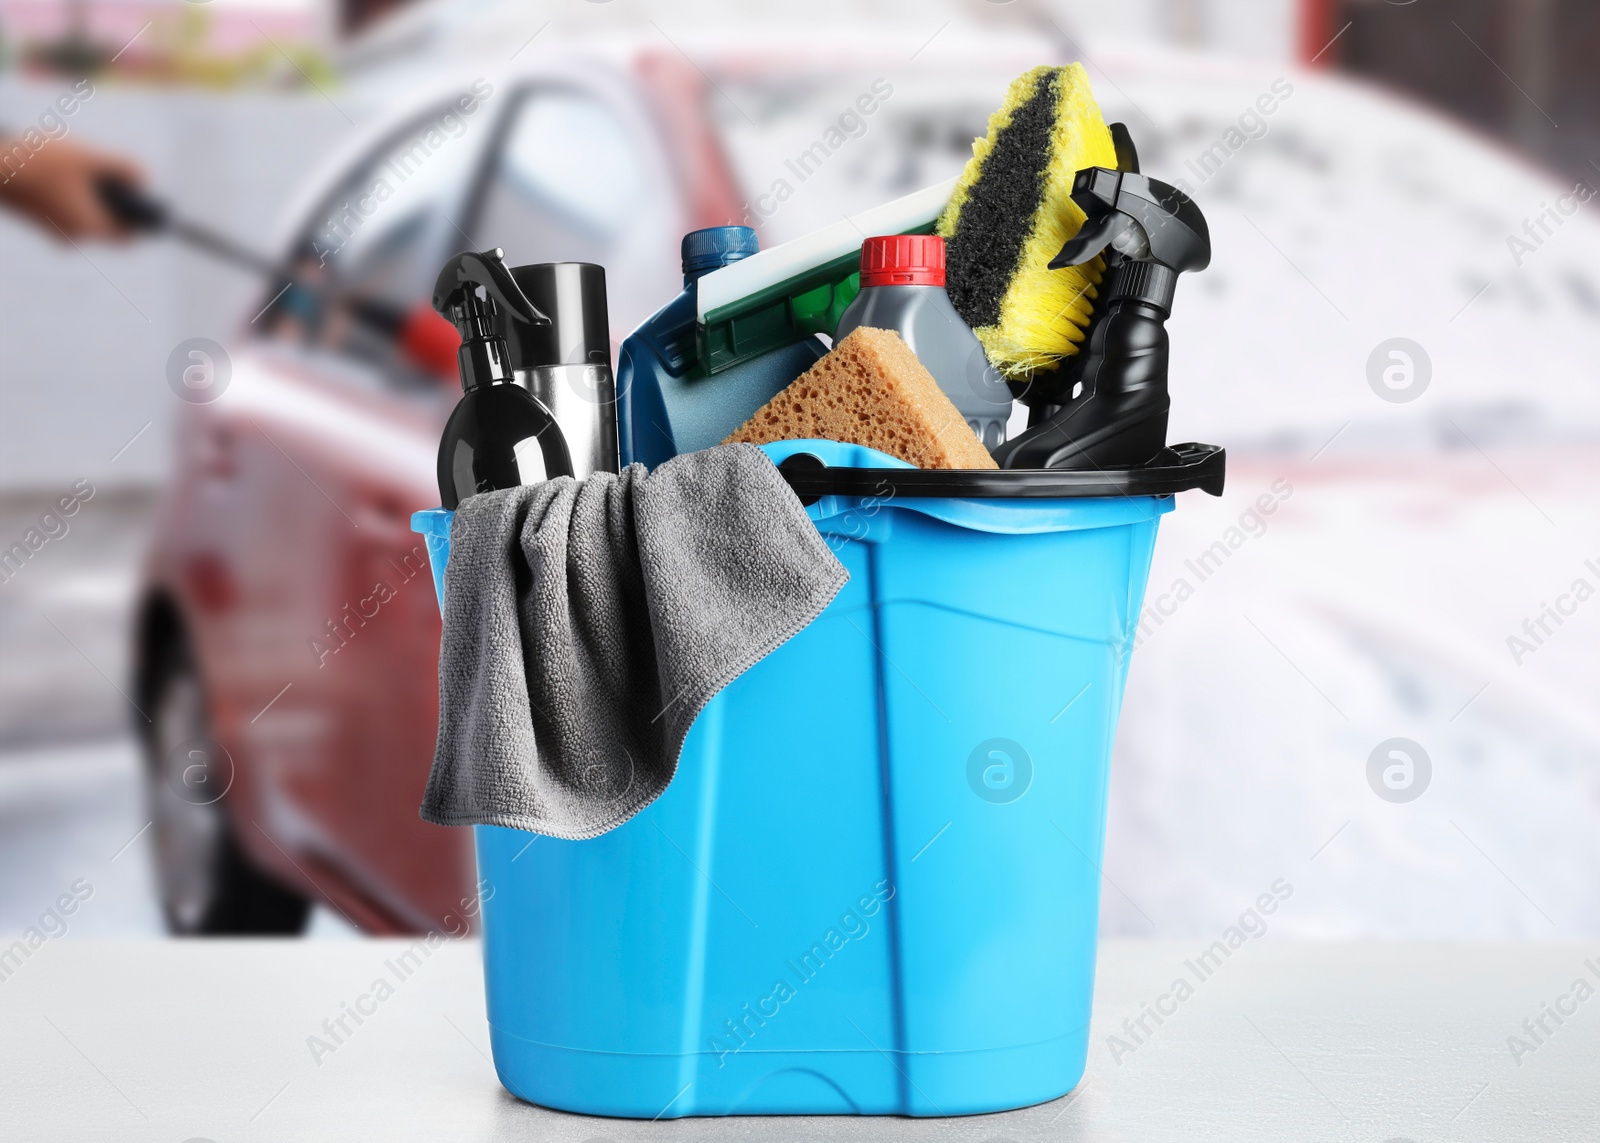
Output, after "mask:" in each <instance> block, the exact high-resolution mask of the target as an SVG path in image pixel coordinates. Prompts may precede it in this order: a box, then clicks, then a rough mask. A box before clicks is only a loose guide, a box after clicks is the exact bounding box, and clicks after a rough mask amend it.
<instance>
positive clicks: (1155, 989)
mask: <svg viewBox="0 0 1600 1143" xmlns="http://www.w3.org/2000/svg"><path fill="white" fill-rule="evenodd" d="M406 944H407V942H403V941H402V942H396V941H349V942H299V941H255V942H243V941H219V942H168V941H95V940H73V939H65V940H58V941H54V942H51V943H49V944H47V945H46V946H45V947H43V948H42V949H40V950H39V952H37V953H35V954H34V955H33V956H32V957H31V958H30V959H29V960H27V961H26V962H24V963H23V964H22V965H21V967H20V968H19V969H18V971H17V972H16V973H15V974H14V975H12V976H11V977H10V978H9V979H6V980H4V981H0V1031H3V1035H0V1139H3V1140H7V1141H11V1140H17V1141H21V1140H51V1139H63V1140H65V1139H71V1140H115V1141H116V1143H140V1141H144V1140H153V1141H160V1143H184V1141H187V1140H193V1139H196V1138H199V1139H205V1140H215V1141H216V1143H231V1141H234V1140H241V1141H242V1140H274V1141H277V1140H335V1139H338V1140H344V1139H361V1140H381V1141H384V1143H390V1141H395V1140H409V1139H428V1140H503V1139H519V1140H522V1139H537V1140H541V1141H543V1140H551V1141H564V1140H570V1141H572V1143H601V1141H615V1143H623V1141H626V1140H642V1139H663V1140H685V1139H694V1140H701V1139H709V1140H762V1139H783V1140H809V1139H815V1140H824V1139H826V1140H836V1139H873V1140H878V1139H885V1140H902V1139H904V1140H910V1139H939V1140H949V1141H967V1140H971V1141H973V1143H999V1141H1002V1140H1016V1141H1019V1143H1020V1141H1024V1140H1044V1139H1050V1140H1080V1139H1081V1140H1091V1139H1092V1140H1130V1141H1132V1140H1139V1141H1145V1140H1179V1139H1182V1140H1202V1139H1219V1140H1222V1139H1225V1140H1230V1141H1241V1140H1256V1139H1260V1140H1273V1141H1279V1140H1295V1141H1314V1140H1324V1139H1326V1140H1351V1141H1360V1140H1370V1141H1372V1143H1388V1141H1392V1140H1415V1141H1417V1143H1422V1141H1424V1140H1493V1141H1494V1143H1505V1141H1508V1140H1552V1139H1574V1140H1580V1139H1581V1140H1586V1141H1593V1140H1597V1139H1600V995H1595V996H1592V997H1590V998H1588V999H1587V1000H1585V1001H1583V1002H1581V1003H1580V1002H1577V1001H1574V1000H1569V1001H1566V1002H1565V1005H1564V1006H1566V1007H1571V1006H1572V1005H1573V1004H1574V1003H1576V1006H1577V1011H1576V1012H1575V1013H1573V1014H1571V1015H1566V1016H1563V1020H1564V1021H1565V1022H1564V1023H1563V1024H1560V1025H1557V1024H1556V1023H1555V1022H1554V1021H1553V1020H1552V1019H1551V1018H1550V1017H1548V1016H1546V1017H1545V1023H1546V1027H1547V1028H1549V1029H1550V1030H1551V1034H1550V1035H1548V1036H1544V1037H1543V1043H1541V1044H1539V1045H1537V1046H1536V1047H1535V1048H1534V1050H1533V1051H1531V1052H1527V1053H1525V1054H1524V1055H1523V1057H1522V1059H1521V1061H1520V1063H1519V1062H1518V1061H1517V1060H1516V1059H1514V1058H1513V1055H1512V1052H1511V1050H1510V1048H1509V1047H1508V1045H1507V1037H1509V1036H1512V1035H1514V1034H1520V1035H1522V1036H1523V1037H1524V1038H1525V1039H1528V1040H1529V1042H1530V1043H1531V1038H1529V1037H1528V1036H1527V1033H1526V1032H1524V1031H1523V1030H1522V1028H1521V1025H1522V1022H1523V1021H1524V1020H1525V1019H1537V1018H1538V1017H1539V1016H1540V1015H1541V1013H1542V1007H1541V1005H1542V1004H1544V1003H1545V1002H1548V1003H1550V1004H1552V1005H1554V1004H1556V1002H1557V998H1558V997H1560V996H1562V995H1563V994H1567V995H1570V994H1571V992H1572V987H1573V981H1574V980H1577V979H1580V978H1582V979H1586V980H1588V981H1589V982H1590V983H1591V984H1593V985H1595V986H1596V987H1597V988H1600V978H1597V977H1596V976H1595V975H1594V972H1595V971H1600V942H1582V943H1573V942H1550V943H1537V944H1536V943H1516V942H1493V943H1490V942H1439V943H1427V944H1422V943H1362V944H1295V943H1289V942H1282V941H1278V942H1274V941H1273V940H1271V939H1263V940H1260V941H1256V942H1253V943H1251V944H1248V945H1246V946H1245V947H1244V948H1243V949H1241V950H1240V951H1239V952H1238V953H1236V954H1234V956H1233V957H1232V958H1231V959H1230V960H1229V961H1227V962H1226V963H1225V964H1224V965H1223V966H1222V968H1221V969H1220V970H1219V971H1218V972H1217V973H1216V974H1215V975H1214V976H1213V977H1211V978H1210V979H1208V980H1206V981H1204V982H1203V983H1201V984H1200V985H1198V987H1197V988H1196V991H1195V995H1194V996H1192V997H1191V998H1189V999H1187V1000H1186V1001H1184V1003H1183V1004H1182V1005H1180V1006H1179V1008H1178V1011H1177V1014H1176V1015H1173V1016H1170V1017H1168V1018H1167V1019H1166V1021H1165V1023H1164V1024H1163V1025H1162V1026H1161V1027H1160V1028H1159V1029H1158V1030H1157V1031H1156V1032H1155V1034H1154V1035H1152V1036H1150V1037H1149V1038H1148V1039H1147V1040H1146V1042H1145V1043H1144V1044H1142V1045H1140V1046H1138V1047H1136V1048H1135V1049H1134V1050H1133V1051H1132V1052H1131V1053H1128V1054H1124V1055H1123V1056H1122V1058H1121V1059H1120V1062H1117V1061H1114V1060H1113V1058H1112V1053H1111V1051H1110V1049H1109V1048H1108V1046H1107V1037H1108V1035H1110V1034H1111V1033H1112V1032H1114V1031H1116V1030H1117V1029H1118V1026H1120V1025H1121V1023H1122V1021H1123V1020H1124V1019H1125V1018H1127V1017H1129V1016H1137V1015H1138V1014H1139V1012H1140V1005H1141V1002H1142V1001H1150V1000H1153V999H1154V998H1155V996H1156V995H1157V994H1158V993H1161V992H1163V991H1165V990H1166V989H1167V988H1168V986H1169V985H1170V983H1171V982H1172V980H1173V979H1174V978H1175V977H1177V976H1179V975H1184V974H1185V970H1184V968H1183V961H1184V959H1185V958H1192V957H1193V956H1195V955H1196V954H1197V953H1198V952H1199V951H1200V949H1201V948H1202V947H1204V945H1205V944H1206V942H1204V941H1199V940H1195V941H1149V942H1143V941H1138V942H1136V941H1111V942H1107V943H1106V944H1105V945H1104V946H1103V947H1102V950H1101V966H1100V976H1099V983H1098V985H1097V988H1096V992H1095V1018H1094V1034H1093V1038H1092V1041H1091V1046H1090V1051H1089V1067H1088V1071H1087V1073H1086V1075H1085V1077H1084V1080H1083V1082H1082V1083H1081V1084H1080V1085H1079V1087H1078V1089H1077V1090H1076V1091H1075V1092H1074V1093H1073V1094H1072V1095H1070V1096H1068V1097H1066V1098H1064V1099H1060V1100H1057V1101H1055V1102H1054V1103H1049V1104H1044V1105H1042V1106H1039V1107H1034V1108H1029V1109H1026V1110H1023V1111H1016V1112H1008V1113H1005V1114H1000V1115H984V1116H973V1117H968V1118H962V1119H943V1120H933V1119H927V1120H912V1119H851V1118H806V1119H796V1118H790V1119H773V1118H761V1119H756V1118H731V1119H686V1120H679V1121H675V1122H669V1121H663V1122H659V1123H642V1122H634V1121H627V1120H616V1119H593V1118H588V1117H585V1116H579V1115H569V1114H563V1113H560V1112H553V1111H547V1110H544V1109H542V1108H537V1107H532V1106H530V1105H528V1104H525V1103H521V1102H519V1101H518V1100H516V1099H514V1098H513V1097H511V1096H510V1095H508V1094H506V1092H504V1091H503V1090H502V1089H501V1088H500V1086H499V1084H498V1082H497V1081H496V1080H495V1076H494V1071H493V1069H492V1067H491V1066H490V1062H489V1058H488V1051H489V1040H488V1029H487V1026H486V1024H485V1022H484V1013H483V985H482V976H481V971H480V963H479V949H478V947H477V946H476V944H475V943H474V942H472V941H458V942H451V943H449V944H447V945H446V946H444V947H443V948H441V949H440V950H439V951H438V952H436V953H435V954H434V955H433V956H432V957H431V958H430V959H429V960H428V961H427V962H426V963H425V964H424V965H423V966H422V967H421V968H420V969H419V970H418V971H417V972H416V973H415V975H414V976H412V977H411V978H410V979H408V980H406V981H405V982H404V983H402V984H401V985H400V986H399V987H398V989H397V991H396V993H395V995H394V996H393V997H391V998H389V999H387V1000H386V1001H384V1003H383V1004H382V1005H381V1006H380V1007H379V1009H378V1011H377V1013H376V1015H374V1016H371V1017H368V1018H367V1019H366V1022H365V1023H364V1024H363V1025H362V1026H361V1027H360V1028H358V1029H356V1030H355V1033H354V1035H352V1036H351V1037H350V1038H349V1039H347V1040H346V1041H345V1043H344V1044H342V1045H341V1046H339V1047H338V1048H337V1049H336V1050H335V1051H334V1052H332V1053H331V1054H327V1055H324V1056H323V1058H322V1059H321V1061H320V1063H319V1062H315V1061H314V1060H313V1058H312V1054H311V1051H310V1049H309V1048H308V1046H307V1042H306V1040H307V1037H308V1036H310V1035H312V1034H313V1033H315V1032H316V1031H317V1030H318V1028H319V1026H320V1025H321V1023H322V1021H323V1020H324V1019H325V1018H326V1017H328V1016H330V1015H337V1014H338V1012H339V1010H340V1002H341V1001H344V1002H349V1001H352V1000H354V999H355V997H356V996H358V995H360V994H361V993H363V992H365V991H367V990H368V988H369V987H370V985H371V983H372V981H373V980H374V979H375V978H376V977H377V976H379V975H380V974H385V970H384V967H383V962H384V960H385V959H386V958H390V957H393V956H395V955H396V953H397V952H398V951H400V949H402V948H403V947H405V945H406ZM1586 959H1588V960H1592V961H1594V962H1595V965H1596V969H1595V970H1593V971H1592V970H1590V969H1588V968H1587V967H1586V966H1585V960H1586ZM1147 1022H1148V1021H1147ZM1152 1026H1153V1025H1152ZM1541 1035H1542V1034H1541Z"/></svg>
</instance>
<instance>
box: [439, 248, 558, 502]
mask: <svg viewBox="0 0 1600 1143" xmlns="http://www.w3.org/2000/svg"><path fill="white" fill-rule="evenodd" d="M433 307H434V309H436V310H438V311H439V312H440V313H441V314H443V315H444V316H445V317H446V318H448V319H449V320H450V321H451V322H452V323H453V324H454V325H455V327H456V329H457V331H459V332H460V334H461V349H460V351H459V353H458V354H457V359H456V360H457V365H458V367H459V369H460V372H461V400H460V401H459V402H458V403H457V404H456V407H455V411H454V412H452V413H451V414H450V420H449V421H448V422H447V423H446V424H445V428H444V436H443V437H442V438H441V439H440V441H439V468H438V474H439V498H440V501H441V502H442V503H443V505H444V506H445V507H446V508H449V509H451V510H454V509H455V508H456V506H457V505H458V504H459V503H460V502H461V501H462V500H465V499H466V498H467V497H468V496H472V495H474V494H476V493H479V492H489V491H491V490H493V489H497V488H514V487H516V486H517V485H519V484H534V483H537V482H538V481H541V480H547V479H550V478H551V477H556V476H571V475H572V458H571V455H570V453H569V452H568V450H567V442H566V440H565V438H564V437H563V436H562V435H561V430H560V428H558V427H557V425H556V419H555V417H554V416H553V415H552V414H551V412H550V410H549V409H547V408H546V407H545V406H544V405H543V404H541V403H540V401H539V400H538V399H537V398H536V397H534V396H533V395H532V394H531V393H529V392H528V391H527V390H526V389H523V388H521V387H519V386H518V385H516V384H515V383H514V379H513V375H512V366H511V355H510V350H509V348H508V347H507V345H506V339H505V337H504V336H503V335H502V334H501V333H500V332H499V329H498V328H497V323H496V322H495V317H496V315H497V314H499V313H505V314H509V315H511V316H513V317H516V318H517V319H518V320H520V321H523V322H525V323H527V324H528V325H532V326H542V325H549V324H550V319H549V317H547V316H546V315H545V314H544V313H543V312H541V311H540V310H539V309H538V308H537V307H536V306H535V305H534V304H533V303H532V302H530V301H529V300H528V298H527V295H526V294H524V293H523V292H522V289H521V287H519V286H518V285H517V283H516V279H514V278H513V277H512V276H511V271H510V270H508V269H507V268H506V265H505V254H504V252H503V251H501V250H499V249H495V250H489V251H485V252H484V253H481V254H479V253H473V252H471V251H468V252H467V253H464V254H457V255H456V256H455V257H454V258H452V259H450V261H449V262H447V263H445V266H444V269H443V270H441V271H440V272H439V280H438V281H437V282H436V283H435V284H434V287H433Z"/></svg>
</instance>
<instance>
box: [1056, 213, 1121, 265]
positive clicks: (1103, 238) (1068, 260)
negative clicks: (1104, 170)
mask: <svg viewBox="0 0 1600 1143" xmlns="http://www.w3.org/2000/svg"><path fill="white" fill-rule="evenodd" d="M1129 231H1141V233H1140V234H1139V235H1136V237H1142V228H1141V227H1140V226H1139V224H1138V223H1137V222H1136V221H1134V220H1133V219H1132V218H1130V217H1129V216H1128V215H1126V214H1123V213H1122V212H1121V211H1120V210H1113V211H1110V212H1108V213H1106V214H1103V215H1101V216H1100V217H1099V218H1088V219H1085V220H1084V223H1083V226H1082V227H1080V228H1079V230H1078V233H1077V234H1075V235H1073V236H1072V237H1071V238H1069V239H1067V242H1066V245H1064V246H1062V247H1061V252H1060V253H1059V254H1057V255H1056V256H1055V257H1054V258H1052V259H1050V269H1052V270H1060V269H1062V268H1063V267H1066V266H1081V265H1083V264H1084V263H1085V262H1087V261H1089V259H1091V258H1093V257H1094V256H1095V255H1096V254H1099V253H1100V252H1101V251H1102V250H1104V249H1105V248H1106V247H1107V246H1110V245H1111V244H1112V243H1113V242H1115V241H1116V240H1117V239H1118V238H1121V237H1122V236H1123V235H1124V234H1125V233H1127V232H1129Z"/></svg>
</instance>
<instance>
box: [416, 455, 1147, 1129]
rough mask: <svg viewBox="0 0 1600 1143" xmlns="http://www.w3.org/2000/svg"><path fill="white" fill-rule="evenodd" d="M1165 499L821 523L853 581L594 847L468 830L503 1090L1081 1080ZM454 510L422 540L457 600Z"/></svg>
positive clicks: (646, 1105)
mask: <svg viewBox="0 0 1600 1143" xmlns="http://www.w3.org/2000/svg"><path fill="white" fill-rule="evenodd" d="M764 447H765V450H766V452H767V453H768V455H769V456H771V457H772V458H773V459H774V461H776V462H781V461H782V460H784V459H785V458H787V457H789V456H790V455H792V454H795V453H810V454H812V455H814V456H816V457H818V458H820V459H821V460H822V461H824V462H826V463H827V464H828V465H830V466H846V467H855V468H868V467H879V468H905V467H907V466H906V465H904V463H903V462H901V461H898V460H895V459H893V458H890V457H888V456H885V455H884V454H882V453H878V452H874V451H873V450H871V449H866V448H862V447H860V446H855V445H844V444H837V443H833V442H828V441H785V442H782V443H779V444H772V445H767V446H764ZM1172 504H1173V502H1172V499H1171V498H1170V497H1156V496H1128V497H1120V498H1118V497H1096V498H1079V499H1012V500H1006V499H940V498H916V497H910V496H893V497H888V498H884V497H871V496H866V497H863V496H848V497H847V496H831V495H825V496H822V497H821V498H820V499H818V500H817V501H816V502H815V503H813V504H811V505H809V506H808V507H807V509H806V510H807V512H808V514H809V515H810V517H811V519H812V520H813V521H814V522H815V524H816V526H817V528H818V529H819V530H820V531H821V532H822V534H823V535H824V536H826V537H827V539H828V542H829V543H830V545H832V547H833V549H834V551H835V552H836V553H837V555H838V557H839V559H840V560H841V561H842V562H843V563H844V565H845V567H846V568H847V569H848V570H849V572H850V577H851V578H850V582H849V583H848V584H847V585H846V586H845V588H844V589H843V590H842V591H841V592H840V593H839V595H838V596H837V598H835V599H834V601H833V602H832V603H831V604H830V605H829V606H828V607H827V608H826V609H825V610H824V611H823V612H822V614H821V615H820V616H818V618H817V619H816V620H815V621H814V622H812V623H811V624H810V626H808V627H807V628H805V630H803V631H801V632H800V633H799V634H798V635H796V636H795V637H794V638H793V639H791V640H790V641H789V642H788V643H786V644H784V645H783V646H781V647H779V648H778V649H777V650H775V651H774V652H772V654H770V655H769V656H767V658H766V659H764V660H762V661H761V662H760V663H758V664H756V665H755V666H754V667H752V668H751V669H750V670H748V671H747V672H745V674H743V675H742V676H740V677H739V678H738V679H736V680H735V681H734V682H733V683H731V684H730V685H729V686H728V687H727V688H726V689H725V690H723V691H722V692H721V693H720V694H718V695H717V696H716V698H714V699H713V700H712V701H711V702H710V704H708V705H707V707H706V708H705V710H704V711H703V712H702V713H701V715H700V717H699V718H698V719H697V720H696V721H695V723H694V725H693V727H692V729H691V730H690V732H689V736H688V738H687V740H686V742H685V744H684V748H683V754H682V758H681V761H680V763H679V767H678V771H677V774H676V776H675V777H674V778H673V780H672V783H671V785H669V786H668V788H667V790H666V791H665V792H664V793H663V794H662V795H661V797H660V798H659V799H658V800H657V801H656V802H655V803H653V804H652V805H650V806H649V807H647V808H646V809H645V810H643V811H642V812H640V813H639V814H638V815H637V816H636V817H634V818H632V819H631V820H629V821H628V822H626V823H624V824H623V825H622V826H620V827H618V828H616V829H614V830H611V831H610V832H609V833H606V834H603V835H601V836H600V837H597V838H593V839H591V840H586V841H564V840H558V839H555V838H549V837H543V836H539V835H535V834H532V833H526V832H522V831H519V830H513V829H505V828H501V827H497V826H476V827H474V835H475V839H476V843H477V853H478V870H479V876H480V877H481V878H482V881H483V885H484V887H485V888H484V900H483V940H484V972H485V979H486V987H487V996H488V1009H489V1024H490V1032H491V1042H492V1046H493V1052H494V1063H495V1068H496V1070H497V1072H498V1073H499V1076H500V1080H501V1082H502V1083H503V1084H504V1085H505V1086H506V1088H507V1089H508V1090H510V1091H511V1092H512V1093H513V1094H515V1095H517V1096H520V1097H521V1098H523V1099H526V1100H529V1101H531V1102H533V1103H538V1104H543V1105H545V1106H547V1107H555V1108H561V1109H564V1110H569V1111H577V1112H587V1113H591V1114H599V1115H616V1116H630V1117H639V1118H647V1119H653V1118H657V1117H659V1118H676V1117H680V1116H688V1115H726V1114H852V1113H872V1114H899V1115H930V1116H931V1115H958V1114H969V1113H974V1112H988V1111H999V1110H1003V1109H1006V1108H1015V1107H1022V1106H1026V1105H1030V1104H1034V1103H1040V1102H1043V1101H1045V1100H1049V1099H1054V1098H1056V1097H1058V1096H1061V1095H1063V1094H1065V1093H1066V1092H1068V1091H1070V1090H1071V1089H1072V1088H1073V1086H1074V1085H1076V1084H1077V1083H1078V1080H1079V1078H1080V1077H1081V1076H1082V1073H1083V1067H1084V1061H1085V1058H1086V1054H1087V1050H1088V1035H1089V1010H1090V999H1091V994H1092V992H1093V984H1094V964H1095V948H1096V935H1097V933H1096V930H1097V922H1098V914H1099V899H1100V873H1099V868H1098V866H1099V862H1100V860H1101V850H1102V840H1103V833H1104V824H1105V810H1106V783H1107V770H1108V765H1109V762H1110V757H1111V742H1112V734H1113V731H1114V729H1115V726H1116V722H1117V714H1118V710H1119V708H1120V706H1121V703H1122V691H1123V683H1124V679H1125V677H1126V674H1127V669H1128V657H1129V653H1130V651H1131V649H1132V645H1133V638H1134V634H1135V630H1136V625H1137V623H1138V616H1139V610H1140V605H1141V600H1142V597H1143V594H1144V589H1145V581H1146V578H1147V576H1148V574H1149V569H1150V557H1151V552H1152V550H1153V547H1154V544H1155V537H1156V528H1157V523H1158V521H1159V518H1160V516H1161V515H1162V514H1163V513H1165V512H1168V511H1170V510H1171V508H1172ZM449 521H450V513H448V512H444V511H442V510H434V511H430V512H421V513H418V514H417V516H416V517H415V518H414V521H413V524H414V526H415V527H416V528H417V530H418V531H420V532H422V533H423V534H424V535H425V536H426V537H427V539H428V549H429V554H430V556H431V557H432V559H433V561H434V570H435V575H436V582H438V583H439V585H440V590H441V598H442V592H443V581H442V578H439V577H440V573H442V571H443V567H444V563H445V561H446V560H447V559H448V555H449Z"/></svg>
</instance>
